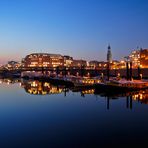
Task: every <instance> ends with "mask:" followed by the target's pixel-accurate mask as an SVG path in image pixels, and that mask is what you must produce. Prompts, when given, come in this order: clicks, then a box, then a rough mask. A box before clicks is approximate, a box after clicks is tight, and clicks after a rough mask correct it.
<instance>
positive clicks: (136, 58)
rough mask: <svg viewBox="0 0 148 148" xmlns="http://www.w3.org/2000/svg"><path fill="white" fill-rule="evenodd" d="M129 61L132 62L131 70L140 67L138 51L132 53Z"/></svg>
mask: <svg viewBox="0 0 148 148" xmlns="http://www.w3.org/2000/svg"><path fill="white" fill-rule="evenodd" d="M129 60H130V61H132V65H133V68H137V67H138V66H139V65H140V50H134V51H132V52H131V54H130V55H129Z"/></svg>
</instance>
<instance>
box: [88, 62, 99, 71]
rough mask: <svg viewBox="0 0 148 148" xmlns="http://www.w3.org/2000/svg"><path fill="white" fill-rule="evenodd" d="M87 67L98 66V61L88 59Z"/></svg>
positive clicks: (93, 67)
mask: <svg viewBox="0 0 148 148" xmlns="http://www.w3.org/2000/svg"><path fill="white" fill-rule="evenodd" d="M89 68H91V69H95V68H99V62H98V61H89Z"/></svg>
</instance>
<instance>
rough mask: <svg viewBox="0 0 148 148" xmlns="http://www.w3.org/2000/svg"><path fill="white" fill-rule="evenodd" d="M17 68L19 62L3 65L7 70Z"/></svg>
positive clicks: (19, 64)
mask: <svg viewBox="0 0 148 148" xmlns="http://www.w3.org/2000/svg"><path fill="white" fill-rule="evenodd" d="M19 67H21V62H16V61H8V63H7V64H6V65H4V68H6V69H9V70H14V69H18V68H19Z"/></svg>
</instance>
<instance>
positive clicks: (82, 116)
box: [0, 80, 148, 148]
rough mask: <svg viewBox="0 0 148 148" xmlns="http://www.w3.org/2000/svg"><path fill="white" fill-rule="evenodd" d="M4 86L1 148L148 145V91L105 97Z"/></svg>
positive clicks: (29, 84)
mask: <svg viewBox="0 0 148 148" xmlns="http://www.w3.org/2000/svg"><path fill="white" fill-rule="evenodd" d="M0 83H1V84H0V148H86V147H90V148H94V147H97V148H100V147H113V146H114V147H132V146H139V147H144V144H148V104H147V103H148V94H147V92H138V93H137V92H136V93H134V94H132V95H130V94H129V95H125V96H124V95H123V97H120V95H118V96H119V97H117V96H113V97H109V96H108V97H105V96H103V95H104V94H101V95H102V96H100V94H94V93H95V92H94V90H85V91H81V92H79V91H78V92H76V90H69V89H67V88H65V87H63V86H59V87H56V86H53V85H51V84H49V83H39V82H37V81H34V82H33V81H25V82H22V83H21V82H20V81H18V82H16V83H14V84H12V81H10V80H1V81H0ZM73 91H75V92H73ZM41 94H42V95H41Z"/></svg>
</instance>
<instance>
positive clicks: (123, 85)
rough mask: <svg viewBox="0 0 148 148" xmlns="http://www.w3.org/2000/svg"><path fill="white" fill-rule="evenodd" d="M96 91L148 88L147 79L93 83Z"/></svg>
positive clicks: (113, 91)
mask: <svg viewBox="0 0 148 148" xmlns="http://www.w3.org/2000/svg"><path fill="white" fill-rule="evenodd" d="M94 86H95V89H96V91H103V92H108V93H115V92H119V93H120V92H123V93H124V92H127V91H138V90H143V89H148V81H144V80H132V81H128V80H125V79H121V80H110V81H106V82H103V83H96V84H94Z"/></svg>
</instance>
